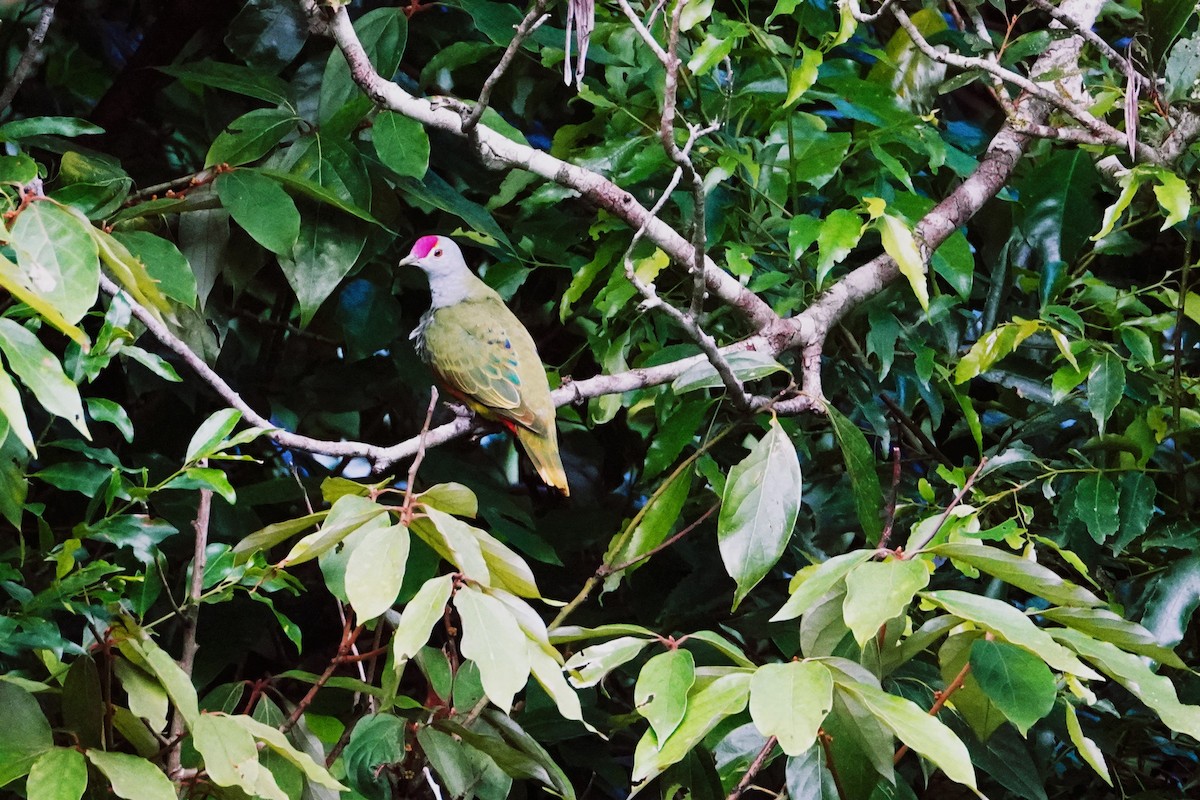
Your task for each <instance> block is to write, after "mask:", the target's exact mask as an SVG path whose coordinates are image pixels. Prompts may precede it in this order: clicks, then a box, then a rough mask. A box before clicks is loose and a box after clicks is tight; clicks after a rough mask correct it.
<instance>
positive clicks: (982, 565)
mask: <svg viewBox="0 0 1200 800" xmlns="http://www.w3.org/2000/svg"><path fill="white" fill-rule="evenodd" d="M925 552H926V553H928V554H929V555H933V556H936V557H944V558H950V559H952V560H954V561H955V562H961V563H963V564H969V565H970V566H972V567H975V568H976V569H978V570H980V571H982V572H986V573H987V574H988V575H991V576H993V577H995V578H999V579H1000V580H1002V581H1004V582H1005V583H1008V584H1011V585H1013V586H1016V587H1017V588H1019V589H1024V590H1025V591H1027V592H1029V593H1030V594H1032V595H1036V596H1038V597H1044V598H1046V599H1047V600H1049V601H1050V602H1051V603H1055V604H1057V605H1066V606H1102V605H1104V601H1103V600H1101V599H1100V598H1099V597H1097V596H1096V595H1095V594H1093V593H1092V592H1091V591H1090V590H1088V589H1086V588H1084V587H1082V586H1079V585H1078V584H1076V583H1072V582H1071V581H1068V580H1066V579H1064V578H1060V577H1059V576H1058V575H1057V574H1056V573H1055V572H1053V571H1052V570H1050V569H1048V568H1046V567H1044V566H1042V565H1041V564H1039V563H1037V562H1036V561H1033V560H1031V559H1028V558H1022V557H1021V556H1018V555H1014V554H1012V553H1006V552H1004V551H1003V550H1000V549H999V548H996V547H989V546H987V545H982V544H976V543H974V542H950V543H948V544H940V545H938V546H937V547H931V548H929V549H928V550H926V551H925Z"/></svg>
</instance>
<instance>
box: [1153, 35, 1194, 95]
mask: <svg viewBox="0 0 1200 800" xmlns="http://www.w3.org/2000/svg"><path fill="white" fill-rule="evenodd" d="M1156 44H1157V43H1156ZM1164 72H1165V76H1164V77H1165V78H1166V81H1165V83H1166V96H1167V100H1168V102H1178V101H1180V100H1182V101H1185V102H1186V101H1187V100H1191V99H1194V92H1195V89H1196V81H1197V80H1200V36H1192V37H1191V38H1190V39H1181V40H1180V41H1178V42H1176V43H1175V46H1174V47H1172V48H1171V52H1170V54H1169V55H1168V56H1167V64H1166V69H1165V70H1164Z"/></svg>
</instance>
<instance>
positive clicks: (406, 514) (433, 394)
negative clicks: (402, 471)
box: [400, 386, 438, 527]
mask: <svg viewBox="0 0 1200 800" xmlns="http://www.w3.org/2000/svg"><path fill="white" fill-rule="evenodd" d="M437 401H438V390H437V387H436V386H433V387H430V390H429V410H428V411H426V412H425V422H424V424H422V425H421V433H420V435H418V436H417V454H416V455H415V456H413V461H412V465H411V466H409V468H408V482H407V484H406V485H405V487H404V504H403V505H402V506H400V522H401V523H403V524H404V525H405V527H407V526H408V525H411V524H412V517H413V498H415V497H416V491H415V490H414V487H415V486H416V483H417V470H419V469H420V468H421V462H422V461H424V460H425V440H426V439H427V438H428V437H429V426H430V424H431V423H432V422H433V412H434V409H436V408H437Z"/></svg>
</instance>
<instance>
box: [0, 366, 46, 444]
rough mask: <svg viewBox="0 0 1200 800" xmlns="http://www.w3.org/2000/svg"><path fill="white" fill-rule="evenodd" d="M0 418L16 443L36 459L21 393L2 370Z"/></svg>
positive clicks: (0, 370)
mask: <svg viewBox="0 0 1200 800" xmlns="http://www.w3.org/2000/svg"><path fill="white" fill-rule="evenodd" d="M0 417H2V418H3V419H4V421H5V422H7V428H8V430H9V431H11V432H12V434H13V436H15V437H16V438H17V441H19V442H20V443H21V444H22V445H23V446H24V447H25V449H26V450H28V451H29V453H30V455H32V456H34V457H36V456H37V447H36V446H35V445H34V442H33V432H32V431H30V430H29V422H28V420H27V419H26V418H25V407H24V406H23V405H21V393H20V392H19V391H18V390H17V385H16V384H15V383H13V381H12V378H10V377H8V373H7V372H5V371H4V370H3V369H0Z"/></svg>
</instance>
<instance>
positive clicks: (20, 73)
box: [0, 0, 58, 111]
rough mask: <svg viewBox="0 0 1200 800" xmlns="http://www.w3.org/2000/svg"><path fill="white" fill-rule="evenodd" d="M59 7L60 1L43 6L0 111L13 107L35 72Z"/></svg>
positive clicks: (0, 99) (0, 94) (0, 96)
mask: <svg viewBox="0 0 1200 800" xmlns="http://www.w3.org/2000/svg"><path fill="white" fill-rule="evenodd" d="M57 5H58V0H46V2H45V4H44V5H43V6H42V15H41V16H40V17H38V21H37V24H36V25H34V26H33V28H32V29H31V30H30V31H29V43H28V44H26V45H25V51H24V52H23V53H21V60H20V61H18V62H17V66H16V68H15V69H14V70H13V73H12V76H11V77H10V78H9V79H8V83H7V84H5V86H4V91H3V92H0V111H3V110H4V109H6V108H8V107H9V106H10V105H12V101H13V99H14V98H15V97H16V96H17V91H18V90H19V89H20V88H21V84H23V83H24V82H25V79H26V78H28V77H29V73H31V72H33V68H34V66H35V65H36V64H37V62H38V61H39V60H40V59H41V57H42V43H43V42H44V41H46V34H47V33H49V32H50V23H51V22H53V21H54V10H55V7H56V6H57Z"/></svg>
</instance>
